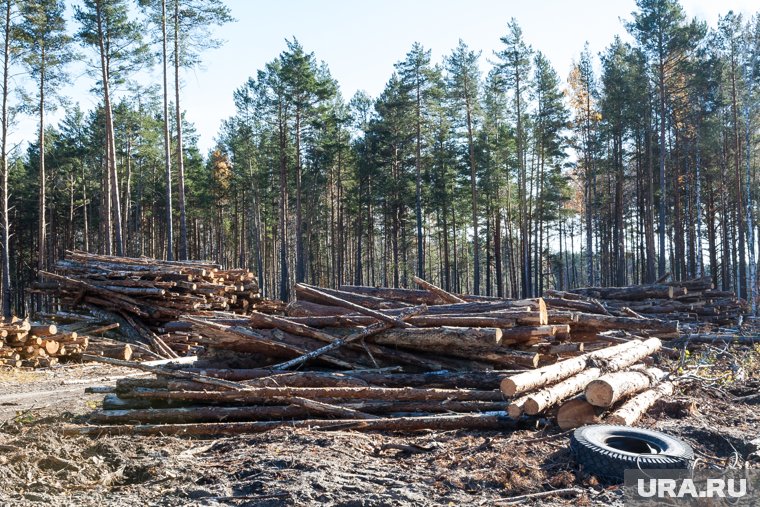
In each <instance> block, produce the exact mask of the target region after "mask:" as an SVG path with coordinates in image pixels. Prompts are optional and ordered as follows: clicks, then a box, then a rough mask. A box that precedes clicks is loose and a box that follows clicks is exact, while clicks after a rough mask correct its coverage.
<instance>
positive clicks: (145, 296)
mask: <svg viewBox="0 0 760 507" xmlns="http://www.w3.org/2000/svg"><path fill="white" fill-rule="evenodd" d="M42 275H43V277H44V278H45V279H46V281H45V282H43V283H37V284H34V285H33V287H32V289H31V291H32V292H37V293H41V294H44V295H47V296H52V297H53V298H54V300H55V301H56V302H57V303H58V304H59V305H60V307H61V309H63V310H65V311H66V312H69V313H70V312H71V311H72V310H76V309H80V308H82V307H85V308H87V309H88V310H89V312H90V314H91V315H93V316H94V317H96V318H98V319H100V320H104V321H107V322H109V323H110V324H114V323H116V324H119V329H120V332H121V335H122V338H123V339H124V340H125V341H128V342H130V343H132V344H134V345H139V346H141V347H145V348H148V349H149V350H151V351H152V352H153V354H155V355H157V356H159V357H165V358H168V357H177V355H179V354H185V353H187V352H189V351H192V348H193V346H194V345H195V336H194V335H192V334H187V333H184V332H177V333H175V332H173V331H172V330H171V329H167V327H170V326H171V323H173V322H176V320H177V319H178V318H179V317H180V316H182V315H188V314H190V315H212V314H213V312H215V311H227V312H233V313H245V312H247V311H250V310H251V309H252V308H254V307H256V305H257V304H259V303H260V302H261V299H260V298H259V289H258V284H257V282H256V280H255V277H254V275H253V274H252V273H251V272H249V271H247V270H245V269H227V270H225V269H222V268H221V266H219V265H218V264H213V263H210V262H204V261H176V262H170V261H159V260H155V259H148V258H142V257H141V258H129V257H115V256H108V255H96V254H90V253H85V252H79V251H69V252H66V257H65V259H64V260H62V261H59V262H58V263H57V264H56V272H55V273H47V272H43V273H42ZM162 335H163V336H162Z"/></svg>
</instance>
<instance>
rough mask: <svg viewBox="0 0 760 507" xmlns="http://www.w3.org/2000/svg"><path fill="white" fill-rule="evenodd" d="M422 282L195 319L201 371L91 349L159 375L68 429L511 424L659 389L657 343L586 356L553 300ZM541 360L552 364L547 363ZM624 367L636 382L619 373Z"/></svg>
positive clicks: (131, 383)
mask: <svg viewBox="0 0 760 507" xmlns="http://www.w3.org/2000/svg"><path fill="white" fill-rule="evenodd" d="M418 283H419V284H420V285H421V286H423V287H425V290H421V291H409V290H406V289H375V288H368V287H342V288H341V289H339V290H330V289H324V288H318V287H313V286H310V285H304V284H299V285H297V286H296V293H297V295H298V300H297V301H295V302H293V303H291V304H290V305H289V306H288V308H287V310H286V315H284V316H279V315H268V314H264V313H260V312H253V313H252V314H251V315H248V316H247V317H245V318H241V317H240V316H235V315H232V314H215V315H214V316H213V317H186V318H185V320H184V321H183V322H180V323H177V324H176V326H185V327H184V328H183V329H185V330H186V331H187V332H191V331H195V332H198V333H199V335H200V336H201V342H202V343H203V344H204V345H205V346H206V347H207V348H208V350H209V353H208V354H206V355H205V356H204V357H203V359H202V360H201V361H198V362H194V363H192V364H190V365H187V364H186V365H182V366H180V367H176V368H170V367H168V366H161V365H156V363H155V362H154V363H152V364H150V365H147V364H139V363H129V362H124V361H115V360H112V359H106V358H95V357H89V356H86V357H87V358H89V359H95V360H100V361H103V362H107V363H111V364H117V365H120V366H133V367H136V368H139V369H141V370H144V371H148V372H151V373H154V376H153V377H149V378H125V379H121V380H119V381H117V384H116V387H115V388H114V389H113V390H112V392H110V393H108V394H107V395H106V397H105V399H104V402H103V409H102V410H100V411H97V412H96V413H94V414H93V415H92V418H91V422H92V423H95V426H85V427H74V428H69V429H68V430H67V432H68V433H72V434H92V435H97V434H105V433H108V434H146V435H151V434H154V435H155V434H183V435H208V434H235V433H247V432H259V431H267V430H269V429H272V428H276V427H280V426H283V425H287V426H294V427H309V428H312V429H325V430H329V429H357V430H399V431H411V430H418V429H439V430H443V429H465V428H468V429H512V428H517V427H520V425H527V424H533V425H534V426H535V424H536V423H537V421H538V422H541V421H547V417H550V416H551V417H553V416H554V415H555V414H554V413H553V412H552V409H553V408H554V407H556V406H557V405H559V404H560V403H561V402H563V401H564V400H566V399H569V398H572V397H574V396H577V395H578V394H580V393H582V392H584V390H588V389H590V388H591V387H590V386H591V385H594V386H598V384H599V383H600V382H607V384H605V387H594V389H595V391H594V393H597V391H598V393H597V394H594V395H593V396H592V395H589V399H591V400H601V401H600V402H603V403H607V404H609V405H610V406H616V405H617V404H620V403H621V402H626V401H628V403H630V402H631V401H632V400H633V399H635V398H633V399H631V400H629V397H630V396H632V395H634V394H636V393H638V392H639V391H642V390H645V389H646V388H647V387H656V388H657V389H660V387H659V384H657V382H659V379H661V378H662V375H661V374H660V373H657V370H655V369H647V368H646V367H645V366H642V365H640V364H639V363H641V362H643V361H646V360H648V359H649V356H651V355H652V354H654V353H656V352H657V351H659V350H660V348H661V342H660V340H659V339H657V338H649V339H643V338H642V339H637V338H634V339H630V340H627V341H625V343H621V344H615V345H609V344H608V343H602V344H601V345H599V346H598V347H597V348H596V350H594V351H592V352H585V353H584V352H583V347H582V345H583V344H576V343H572V342H566V343H559V342H556V340H557V338H556V337H557V335H559V334H562V335H565V336H571V335H572V332H571V329H570V328H571V326H570V325H569V324H548V323H547V322H548V320H549V318H550V315H549V312H548V310H547V309H546V305H545V304H544V301H543V300H542V299H540V298H538V299H527V300H519V301H506V300H488V299H485V298H470V297H460V296H456V295H451V294H448V293H446V292H444V291H442V290H441V289H440V288H438V287H434V286H431V285H430V284H428V283H427V282H424V281H422V280H418ZM597 320H598V319H597ZM642 320H644V321H646V320H647V319H642ZM575 322H578V321H577V320H576V321H575ZM587 325H588V324H587ZM657 325H659V324H657ZM558 331H561V333H560V332H558ZM568 345H569V347H568ZM542 347H543V348H545V349H542ZM223 352H226V353H227V354H226V355H225V354H223ZM549 356H551V357H549ZM243 359H245V360H246V361H243ZM542 361H543V362H545V363H550V364H547V365H545V366H543V367H541V368H539V369H535V367H536V366H537V364H538V363H539V362H542ZM505 368H512V369H511V370H506V369H505ZM650 370H651V371H650ZM621 372H622V374H623V375H632V376H633V377H634V378H633V380H631V379H628V378H617V377H613V378H610V376H611V375H614V374H616V373H621ZM98 392H101V391H98ZM645 392H646V391H645ZM640 405H641V406H644V405H646V404H640ZM518 408H519V410H516V409H518ZM647 408H648V406H647ZM629 418H630V417H629Z"/></svg>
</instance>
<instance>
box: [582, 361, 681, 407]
mask: <svg viewBox="0 0 760 507" xmlns="http://www.w3.org/2000/svg"><path fill="white" fill-rule="evenodd" d="M665 375H666V373H665V372H664V371H662V370H660V369H658V368H647V369H643V368H642V369H640V370H630V371H619V372H613V373H607V374H605V375H602V376H601V377H599V378H597V379H596V380H594V381H593V382H590V383H589V384H588V385H587V386H586V389H585V394H586V400H587V401H588V402H589V403H591V404H592V405H594V406H597V407H611V406H612V405H614V404H615V403H617V402H618V401H620V400H622V399H623V398H626V397H628V396H630V395H632V394H635V393H638V392H641V391H643V390H645V389H649V388H650V387H653V386H654V385H656V384H657V383H658V382H659V381H660V380H662V379H663V378H664V377H665Z"/></svg>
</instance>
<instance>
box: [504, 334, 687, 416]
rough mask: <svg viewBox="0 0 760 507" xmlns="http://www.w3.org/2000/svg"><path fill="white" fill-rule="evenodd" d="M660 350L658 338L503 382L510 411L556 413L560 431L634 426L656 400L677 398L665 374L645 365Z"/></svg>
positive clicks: (599, 351)
mask: <svg viewBox="0 0 760 507" xmlns="http://www.w3.org/2000/svg"><path fill="white" fill-rule="evenodd" d="M661 347H662V343H661V342H660V340H659V339H657V338H649V339H647V340H644V341H642V340H632V341H629V342H625V343H622V344H619V345H615V346H611V347H607V348H605V349H601V350H598V351H595V352H592V353H589V354H584V355H582V356H578V357H576V358H573V359H569V360H565V361H560V362H558V363H556V364H554V365H551V366H546V367H544V368H539V369H537V370H532V371H527V372H523V373H519V374H517V375H514V376H510V377H507V378H505V379H504V380H502V382H501V391H502V393H503V394H504V395H505V396H508V397H510V399H511V401H510V403H509V406H508V407H507V412H508V413H509V415H510V416H511V417H513V418H516V417H519V416H520V415H522V414H528V415H531V416H539V415H542V414H549V413H552V414H553V415H554V416H555V417H556V420H557V424H558V425H559V426H560V428H562V429H565V430H567V429H571V428H575V427H578V426H582V425H584V424H596V423H599V422H601V421H602V420H604V418H605V416H607V418H606V421H607V422H610V423H612V424H624V425H631V424H634V423H635V422H636V421H638V419H639V418H640V417H641V416H642V415H643V414H644V413H645V412H646V410H647V409H649V408H650V407H651V406H652V405H653V404H654V402H655V401H657V399H659V398H661V397H662V396H666V395H670V394H672V393H673V384H672V383H670V382H668V381H667V380H666V379H667V375H666V373H665V372H664V371H662V370H660V369H658V368H653V367H647V366H645V365H644V364H641V363H640V362H641V361H644V360H646V359H647V358H649V356H651V355H652V354H654V353H656V352H657V351H659V350H660V348H661Z"/></svg>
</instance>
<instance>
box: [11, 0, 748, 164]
mask: <svg viewBox="0 0 760 507" xmlns="http://www.w3.org/2000/svg"><path fill="white" fill-rule="evenodd" d="M227 5H229V7H230V9H231V10H232V14H233V16H234V17H235V18H237V22H235V23H232V24H230V25H227V26H225V27H224V28H223V29H222V30H220V31H219V35H220V36H221V37H222V38H224V39H225V40H226V43H225V44H224V46H223V47H222V48H220V49H217V50H213V51H209V52H207V53H205V54H204V64H203V66H202V68H199V69H196V70H194V71H191V72H188V73H186V74H185V76H184V82H185V91H184V104H183V108H184V109H185V110H186V111H187V115H188V117H189V120H190V121H192V122H193V123H194V124H195V125H196V128H197V130H198V133H199V134H200V147H201V150H202V152H204V153H205V152H206V151H207V150H208V149H209V148H211V147H212V146H213V144H214V138H215V136H216V134H217V132H218V129H219V125H220V122H221V120H223V119H224V118H227V117H229V116H230V115H232V114H234V106H233V103H232V92H233V90H235V89H236V88H238V87H239V86H241V85H242V84H243V83H244V82H245V80H246V79H247V78H248V77H249V76H251V75H254V74H255V72H256V70H258V69H260V68H262V67H263V65H264V64H265V63H266V62H268V61H271V60H272V59H273V58H275V57H276V56H277V55H278V54H279V53H280V52H281V51H282V50H283V49H284V47H285V42H284V40H285V39H286V38H291V37H293V36H295V37H296V38H298V39H299V40H300V42H301V43H302V45H303V46H304V48H305V49H306V50H307V51H312V52H314V53H315V55H316V57H317V58H318V59H319V60H323V61H325V62H326V63H327V64H328V66H329V67H330V70H331V72H332V75H333V76H334V77H335V78H336V79H337V80H338V83H339V84H340V86H341V91H342V93H343V95H344V97H345V98H346V99H349V98H350V97H351V96H352V95H353V94H354V93H355V92H356V91H357V90H360V89H363V90H365V91H367V92H368V93H369V94H370V95H372V96H376V95H378V94H379V93H380V92H381V91H382V88H383V86H384V85H385V83H386V81H387V80H388V78H389V77H390V75H391V73H392V72H393V64H394V63H395V62H397V61H399V60H401V59H402V58H403V57H404V55H405V54H406V53H407V51H408V50H409V48H410V47H411V45H412V43H413V42H415V41H419V42H420V43H422V44H423V46H425V47H426V48H428V49H431V50H432V52H433V60H434V61H436V62H438V61H440V60H441V59H442V57H443V56H444V55H446V54H447V53H449V52H450V51H451V49H452V48H453V47H454V46H455V45H456V44H457V41H458V40H459V39H460V38H461V39H463V40H464V41H465V42H466V43H467V44H468V45H469V46H470V47H471V48H473V49H476V50H481V51H482V62H481V65H482V67H483V68H484V69H486V68H488V65H489V64H488V61H487V59H492V55H493V51H494V50H498V49H499V48H500V47H501V42H500V41H499V38H500V37H501V36H502V35H504V33H505V31H506V25H507V22H508V21H509V19H510V18H512V17H515V18H516V19H517V20H518V22H519V24H520V26H521V27H522V29H523V34H524V36H525V39H526V41H527V42H528V43H529V44H530V45H532V46H533V48H534V49H537V50H540V51H542V52H544V54H546V55H547V56H548V57H549V59H550V60H551V62H552V63H553V64H554V67H555V68H556V69H557V71H558V72H559V74H560V76H561V77H563V78H564V77H566V76H567V74H568V72H569V70H570V65H571V62H572V61H573V59H575V58H577V56H578V54H579V53H580V51H581V50H582V48H583V44H584V42H585V41H588V42H589V44H590V49H591V51H592V53H593V54H597V53H599V52H600V51H602V50H603V49H604V48H605V47H606V46H607V45H608V44H609V43H610V42H611V41H612V39H613V37H614V35H615V34H621V35H622V36H624V37H627V36H626V32H625V28H624V26H623V21H624V20H629V19H630V18H631V12H632V11H633V10H635V2H634V0H534V1H526V0H522V1H519V0H469V1H462V0H374V1H368V0H364V1H362V0H354V1H350V0H311V1H307V0H279V1H271V0H227ZM682 5H683V6H684V8H685V10H686V13H687V15H688V16H698V17H700V18H702V19H705V20H706V21H707V22H708V23H709V24H710V26H714V25H715V23H716V22H717V19H718V15H719V14H725V13H726V12H727V11H728V10H729V9H733V10H734V11H736V12H743V13H745V15H746V14H752V13H753V12H755V11H756V10H758V8H760V6H759V5H758V2H757V0H728V1H718V0H682ZM151 77H152V78H155V79H156V80H158V78H159V75H158V74H157V73H153V75H152V76H151ZM89 88H90V81H89V80H88V79H87V78H85V77H80V78H78V79H76V80H75V81H74V83H73V84H72V86H71V87H70V89H69V90H64V91H63V93H64V94H68V95H70V96H72V97H73V100H74V101H79V102H81V104H82V107H83V108H84V109H88V108H91V107H92V106H93V105H94V103H95V100H96V99H95V98H94V97H92V96H89V95H88V91H89ZM59 115H60V113H58V114H56V115H53V117H52V119H53V120H55V118H56V117H58V116H59ZM34 123H35V122H34V120H31V119H25V120H23V121H22V122H21V123H20V125H19V130H18V134H23V135H24V136H25V137H26V138H29V137H30V136H33V135H34V134H33V128H34ZM27 132H29V133H28V134H27Z"/></svg>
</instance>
